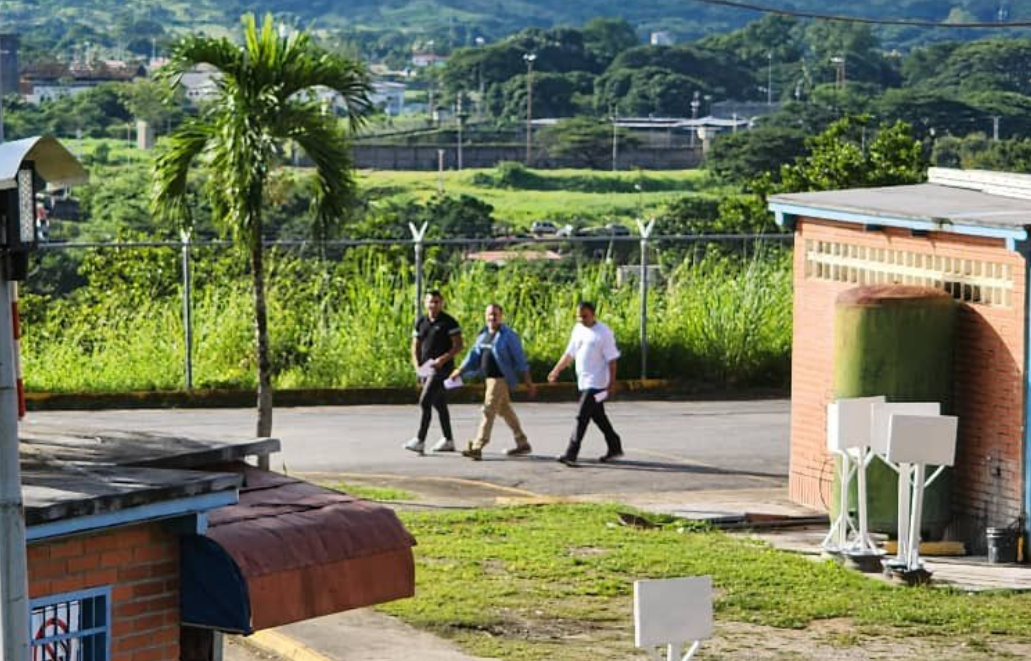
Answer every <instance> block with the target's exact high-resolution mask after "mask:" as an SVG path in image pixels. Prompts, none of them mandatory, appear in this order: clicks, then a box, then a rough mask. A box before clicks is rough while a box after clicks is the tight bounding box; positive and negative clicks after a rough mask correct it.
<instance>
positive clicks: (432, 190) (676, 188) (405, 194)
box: [359, 169, 736, 229]
mask: <svg viewBox="0 0 1031 661" xmlns="http://www.w3.org/2000/svg"><path fill="white" fill-rule="evenodd" d="M492 172H494V170H492V169H486V170H463V171H462V172H458V171H455V170H447V171H445V172H444V192H445V193H446V194H449V195H463V194H464V195H471V196H473V197H476V198H479V199H481V200H483V201H484V202H487V203H488V204H490V205H492V206H493V207H494V215H495V218H496V219H497V220H498V221H501V222H507V223H509V224H511V225H512V226H513V227H514V228H522V229H525V228H528V227H529V226H530V223H532V222H533V221H535V220H552V221H559V222H561V223H564V222H572V221H574V220H576V219H581V220H582V221H583V224H588V225H595V224H604V223H607V222H620V223H623V224H625V225H627V226H630V227H633V226H634V223H633V219H634V218H635V217H637V216H638V215H644V216H651V215H655V214H656V213H658V212H659V211H660V210H661V208H662V207H663V206H665V205H666V204H667V203H669V202H670V201H672V200H674V199H676V198H678V197H682V196H683V195H686V194H698V195H706V196H712V197H717V196H720V195H723V194H725V193H727V192H736V191H731V190H730V189H728V188H727V187H725V186H722V185H720V184H718V183H716V182H715V181H713V179H712V178H711V176H710V175H709V174H708V173H707V172H705V171H704V170H682V171H661V172H660V171H631V172H604V171H589V170H532V172H533V173H535V174H538V175H540V177H541V178H542V179H544V180H545V181H547V182H548V186H547V189H539V188H538V189H526V188H498V187H493V186H488V185H482V184H479V185H478V184H477V179H478V177H477V174H478V173H479V174H481V175H482V174H489V173H492ZM359 181H360V182H361V185H362V186H363V188H365V189H366V190H368V191H370V192H372V193H373V198H374V199H377V200H388V199H391V198H400V199H418V200H425V199H427V198H430V197H432V196H433V195H435V194H436V193H437V186H438V174H437V173H436V172H412V171H383V170H375V171H372V170H365V171H362V172H361V173H360V174H359ZM635 184H639V185H640V188H641V190H640V192H638V191H637V190H635V189H634V185H635ZM563 188H564V190H563ZM606 188H608V189H610V190H615V191H619V192H606V191H605V189H606ZM585 189H586V190H585Z"/></svg>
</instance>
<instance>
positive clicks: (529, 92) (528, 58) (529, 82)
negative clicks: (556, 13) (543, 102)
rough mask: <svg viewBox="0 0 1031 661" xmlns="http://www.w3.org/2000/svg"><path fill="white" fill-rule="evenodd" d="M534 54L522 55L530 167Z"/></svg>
mask: <svg viewBox="0 0 1031 661" xmlns="http://www.w3.org/2000/svg"><path fill="white" fill-rule="evenodd" d="M536 59H537V54H536V53H523V60H524V61H525V62H526V165H527V166H529V165H530V159H531V152H532V150H533V62H534V60H536Z"/></svg>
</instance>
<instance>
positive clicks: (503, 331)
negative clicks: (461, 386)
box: [458, 324, 530, 388]
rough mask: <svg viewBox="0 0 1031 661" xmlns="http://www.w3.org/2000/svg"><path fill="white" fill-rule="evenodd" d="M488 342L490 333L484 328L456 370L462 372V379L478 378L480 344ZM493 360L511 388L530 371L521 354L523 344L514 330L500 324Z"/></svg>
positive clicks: (480, 355)
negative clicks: (521, 375)
mask: <svg viewBox="0 0 1031 661" xmlns="http://www.w3.org/2000/svg"><path fill="white" fill-rule="evenodd" d="M488 342H490V331H489V330H488V329H487V328H486V327H484V329H483V330H481V331H480V334H479V335H477V336H476V341H475V342H474V343H473V347H472V349H470V351H469V353H467V354H466V356H465V360H463V361H462V365H461V367H459V368H458V369H459V370H461V372H462V378H470V379H471V378H473V377H476V376H480V372H481V370H480V363H481V362H482V357H483V351H482V350H481V349H480V345H481V344H487V343H488ZM494 359H495V360H496V361H498V368H499V369H500V370H501V374H502V375H503V376H504V377H505V381H506V382H507V383H508V385H509V386H510V387H512V388H515V387H516V386H517V385H519V375H520V374H522V373H523V372H526V371H527V370H529V369H530V366H529V364H528V363H527V362H526V354H525V353H523V343H522V341H520V339H519V334H518V333H516V332H515V331H514V330H512V329H511V328H509V327H508V326H506V325H505V324H501V327H500V328H498V336H497V337H496V338H495V339H494Z"/></svg>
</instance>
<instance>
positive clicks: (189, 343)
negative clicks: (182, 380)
mask: <svg viewBox="0 0 1031 661" xmlns="http://www.w3.org/2000/svg"><path fill="white" fill-rule="evenodd" d="M182 238H183V354H184V356H185V358H186V389H187V390H192V389H193V319H192V314H191V312H192V307H193V305H192V299H193V296H192V289H191V286H190V233H189V232H187V231H185V230H183V232H182Z"/></svg>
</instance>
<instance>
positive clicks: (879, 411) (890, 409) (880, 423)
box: [870, 402, 941, 457]
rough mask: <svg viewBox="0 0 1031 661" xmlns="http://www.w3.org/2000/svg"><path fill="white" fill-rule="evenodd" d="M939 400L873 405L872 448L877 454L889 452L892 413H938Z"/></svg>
mask: <svg viewBox="0 0 1031 661" xmlns="http://www.w3.org/2000/svg"><path fill="white" fill-rule="evenodd" d="M939 413H941V404H939V403H938V402H892V403H891V404H874V405H873V429H872V430H871V434H870V449H871V450H873V451H874V452H876V453H877V454H879V455H881V456H882V457H883V456H886V455H887V454H888V421H889V420H891V416H892V415H938V414H939Z"/></svg>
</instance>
